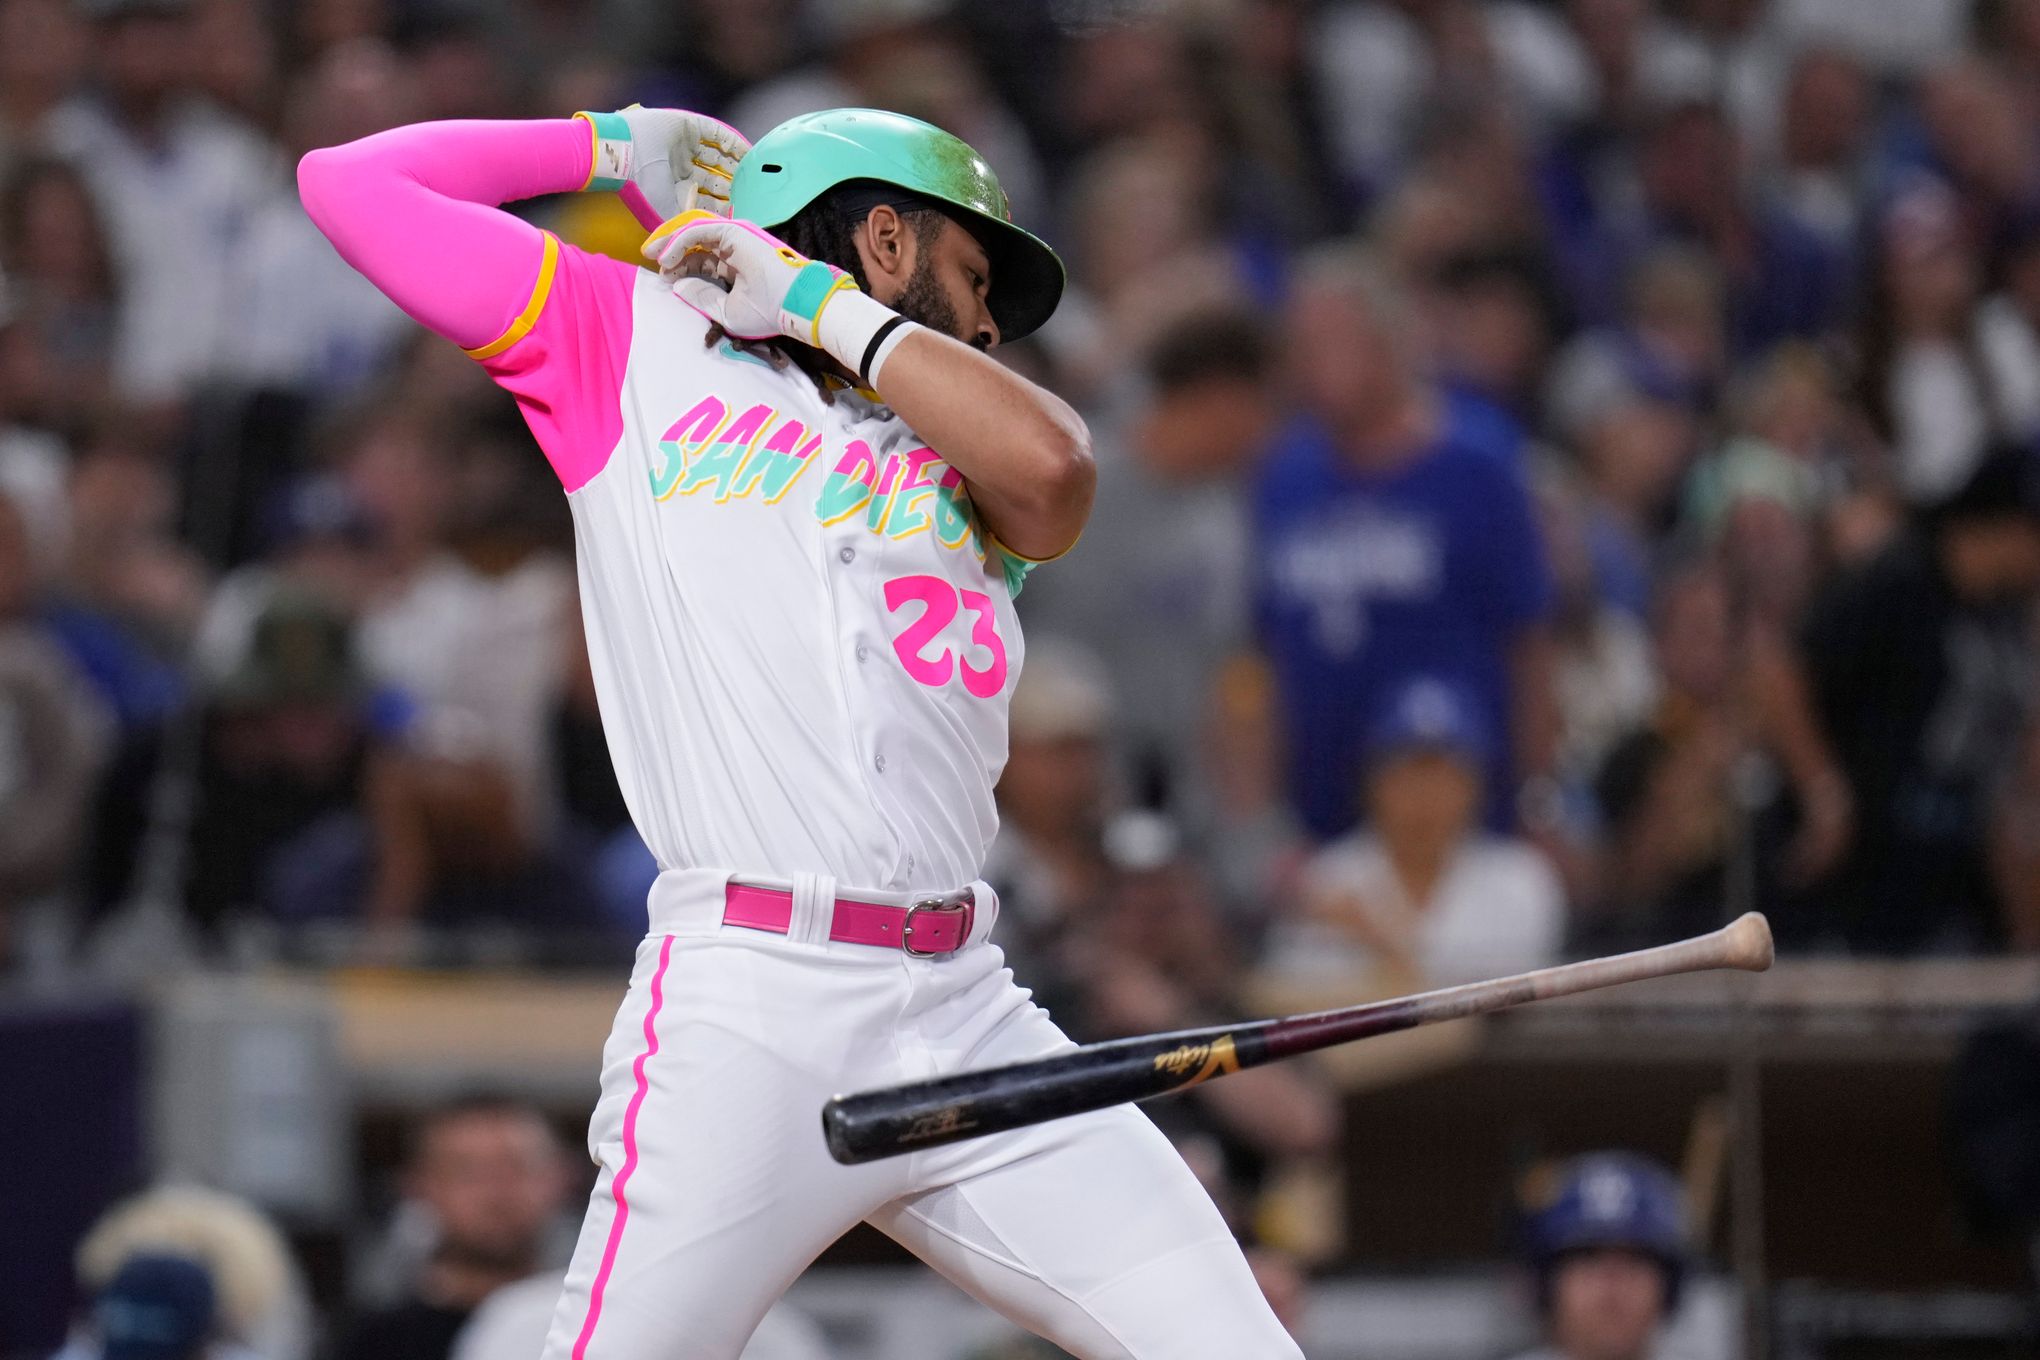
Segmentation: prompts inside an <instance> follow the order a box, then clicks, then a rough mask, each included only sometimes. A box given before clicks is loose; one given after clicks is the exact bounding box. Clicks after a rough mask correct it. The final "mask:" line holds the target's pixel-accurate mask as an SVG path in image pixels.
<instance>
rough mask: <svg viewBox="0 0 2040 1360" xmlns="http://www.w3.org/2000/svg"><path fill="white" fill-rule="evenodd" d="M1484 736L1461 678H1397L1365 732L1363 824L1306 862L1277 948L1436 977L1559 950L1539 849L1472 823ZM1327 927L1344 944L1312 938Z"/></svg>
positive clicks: (1552, 898)
mask: <svg viewBox="0 0 2040 1360" xmlns="http://www.w3.org/2000/svg"><path fill="white" fill-rule="evenodd" d="M1492 741H1493V738H1492V737H1491V736H1490V735H1489V734H1488V732H1487V729H1486V727H1485V725H1484V724H1483V723H1482V721H1481V718H1480V713H1479V709H1478V707H1477V706H1476V704H1475V702H1474V700H1473V698H1472V697H1471V695H1470V694H1468V692H1467V691H1466V689H1465V687H1464V686H1462V685H1459V684H1457V683H1455V682H1453V681H1451V680H1449V679H1444V678H1441V677H1436V676H1422V677H1419V678H1417V679H1415V680H1413V681H1411V682H1410V683H1408V684H1407V685H1405V686H1404V687H1403V688H1402V689H1400V690H1398V691H1396V692H1395V693H1394V694H1393V695H1392V697H1391V698H1390V700H1389V703H1388V706H1387V708H1386V709H1385V710H1384V711H1383V712H1382V713H1381V714H1380V715H1379V716H1378V717H1377V718H1376V719H1375V721H1374V724H1373V726H1372V727H1371V728H1370V729H1369V730H1368V733H1367V737H1366V740H1365V742H1364V744H1363V748H1362V749H1363V768H1364V770H1365V774H1364V776H1363V784H1362V789H1361V801H1362V803H1363V805H1364V806H1365V808H1366V813H1367V822H1366V829H1365V830H1364V831H1359V832H1354V833H1352V834H1350V835H1348V836H1346V837H1344V838H1342V839H1340V840H1338V841H1334V842H1333V843H1331V844H1330V845H1328V846H1326V847H1325V848H1324V849H1323V850H1321V851H1319V852H1318V854H1317V855H1316V856H1315V857H1314V858H1313V859H1312V860H1311V861H1310V863H1309V864H1308V865H1307V866H1306V869H1305V877H1304V883H1305V893H1304V895H1305V901H1306V904H1307V910H1308V914H1309V924H1308V925H1305V926H1304V927H1302V928H1301V929H1300V930H1298V931H1296V932H1294V934H1295V935H1301V936H1303V937H1305V939H1307V940H1309V941H1311V942H1312V943H1310V944H1308V945H1305V944H1302V943H1301V942H1299V941H1298V940H1297V939H1295V938H1294V937H1293V936H1292V938H1291V939H1290V940H1289V941H1288V946H1287V947H1286V948H1285V949H1284V950H1282V951H1281V952H1280V953H1279V954H1278V958H1279V957H1281V955H1282V954H1287V955H1288V957H1289V958H1290V959H1291V960H1292V961H1294V960H1297V959H1299V958H1313V957H1314V958H1315V962H1313V963H1312V964H1311V965H1310V966H1312V967H1322V966H1324V963H1325V962H1326V961H1327V960H1333V959H1336V960H1338V961H1339V962H1340V963H1341V966H1350V964H1351V963H1352V962H1354V961H1356V957H1357V961H1360V962H1364V963H1366V964H1368V965H1371V966H1372V967H1374V968H1376V969H1377V970H1381V971H1383V972H1384V973H1386V974H1387V975H1388V976H1389V977H1390V978H1393V979H1395V980H1397V981H1409V982H1412V983H1414V984H1433V985H1439V986H1443V985H1446V984H1450V983H1456V982H1470V981H1474V980H1476V979H1479V978H1487V977H1496V976H1500V975H1502V974H1506V973H1520V972H1523V971H1526V970H1528V969H1531V968H1541V967H1543V966H1545V965H1547V964H1550V963H1553V962H1555V961H1556V959H1557V955H1558V948H1559V943H1560V940H1561V938H1562V937H1563V935H1564V931H1565V894H1564V889H1563V887H1562V886H1561V885H1560V882H1559V879H1558V874H1557V871H1556V870H1555V869H1554V868H1553V867H1552V865H1551V862H1550V860H1548V859H1547V858H1546V857H1545V856H1544V854H1543V852H1542V851H1540V850H1539V849H1537V848H1536V847H1535V846H1533V845H1531V844H1529V843H1527V842H1525V841H1521V840H1517V839H1515V838H1513V837H1506V836H1501V835H1496V834H1492V833H1488V832H1485V831H1483V830H1482V828H1481V826H1480V805H1481V792H1482V778H1483V776H1482V772H1483V770H1485V769H1486V768H1487V761H1488V754H1489V748H1490V745H1491V743H1492ZM1327 934H1328V935H1330V936H1331V937H1332V939H1333V940H1335V941H1337V942H1338V944H1339V945H1343V946H1344V947H1343V948H1337V947H1334V948H1331V949H1329V950H1326V949H1321V948H1320V947H1319V946H1320V945H1322V944H1325V943H1328V942H1327V941H1326V940H1325V939H1324V936H1325V935H1327Z"/></svg>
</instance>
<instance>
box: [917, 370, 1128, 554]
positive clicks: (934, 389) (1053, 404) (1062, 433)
mask: <svg viewBox="0 0 2040 1360" xmlns="http://www.w3.org/2000/svg"><path fill="white" fill-rule="evenodd" d="M879 395H880V396H882V397H884V398H885V402H886V404H887V405H888V406H890V407H892V408H893V410H894V411H895V412H897V413H898V414H899V417H900V418H901V419H902V420H904V421H905V422H906V423H907V424H908V425H909V426H911V427H912V428H913V430H914V432H915V433H916V434H918V435H919V436H920V437H921V438H923V439H925V440H926V441H928V446H929V447H930V448H933V449H936V450H938V451H939V452H940V453H941V454H942V457H943V458H944V459H945V460H946V461H947V462H948V463H949V464H950V465H951V466H952V467H954V468H956V469H957V470H958V471H959V472H961V473H962V474H963V476H964V480H965V481H966V482H967V483H968V484H969V486H970V494H971V500H972V502H973V503H974V504H975V505H976V506H977V507H978V510H979V511H980V513H982V514H983V515H984V517H985V522H986V523H987V524H988V525H989V526H990V528H991V530H992V533H993V534H995V535H996V536H997V537H998V539H999V541H1000V542H1001V543H1003V544H1004V545H1005V546H1006V547H1008V548H1011V549H1012V550H1013V551H1014V552H1016V553H1018V554H1020V555H1021V556H1023V557H1031V558H1048V557H1055V556H1057V555H1059V554H1061V553H1063V552H1065V551H1067V550H1068V549H1069V547H1070V545H1071V544H1073V543H1075V542H1076V541H1077V535H1078V534H1079V533H1081V532H1082V531H1083V528H1084V521H1085V520H1086V519H1087V518H1088V517H1089V516H1090V513H1091V492H1092V488H1093V486H1094V485H1095V483H1096V480H1097V477H1096V470H1095V469H1094V467H1093V466H1092V462H1091V435H1090V431H1089V430H1088V429H1086V428H1085V426H1084V422H1083V420H1082V418H1080V417H1079V416H1078V415H1077V413H1076V412H1075V411H1073V410H1071V409H1070V408H1069V406H1068V405H1067V404H1066V403H1064V402H1063V401H1062V400H1061V399H1060V398H1058V397H1056V396H1055V395H1053V394H1052V393H1049V392H1047V391H1044V390H1043V389H1042V388H1040V387H1037V386H1036V385H1035V384H1033V383H1031V382H1028V381H1027V380H1026V379H1025V378H1023V377H1021V376H1020V375H1019V374H1017V373H1014V372H1013V371H1012V370H1010V369H1008V368H1007V367H1006V366H1005V365H1003V364H1001V363H999V362H998V361H997V360H995V359H992V358H990V357H989V356H987V355H985V354H982V353H980V352H978V351H977V350H974V349H972V348H971V347H970V346H968V345H965V344H962V343H960V342H958V341H955V340H952V339H950V338H949V337H947V336H944V335H938V334H936V333H935V332H934V331H930V330H926V329H915V330H914V331H913V332H912V333H911V334H909V335H908V336H907V338H906V339H905V340H903V341H901V342H900V344H899V347H898V349H897V350H895V351H894V352H893V353H892V354H891V355H889V356H888V357H887V359H886V361H885V366H884V368H883V370H882V371H881V373H880V376H879Z"/></svg>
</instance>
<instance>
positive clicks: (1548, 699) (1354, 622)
mask: <svg viewBox="0 0 2040 1360" xmlns="http://www.w3.org/2000/svg"><path fill="white" fill-rule="evenodd" d="M1415 331H1416V327H1415V318H1414V316H1413V315H1412V313H1411V312H1410V310H1409V307H1408V304H1407V303H1406V302H1405V300H1404V299H1403V298H1402V296H1401V294H1400V292H1399V290H1398V289H1397V288H1396V287H1395V286H1394V285H1393V284H1392V282H1391V281H1390V280H1389V279H1388V278H1387V276H1386V275H1384V274H1383V273H1381V272H1380V271H1379V270H1377V269H1376V268H1375V267H1374V266H1373V265H1372V264H1371V262H1369V261H1367V260H1366V259H1365V258H1364V257H1363V256H1360V255H1358V254H1356V253H1354V252H1353V251H1352V250H1351V249H1350V248H1346V247H1334V248H1331V249H1330V250H1328V251H1326V252H1323V253H1320V254H1319V255H1317V256H1314V257H1313V258H1312V259H1311V260H1310V261H1309V262H1308V263H1307V264H1306V266H1305V267H1304V268H1303V269H1301V270H1300V271H1299V274H1298V278H1297V284H1296V291H1295V293H1294V296H1293V301H1292V307H1291V316H1290V333H1291V336H1292V337H1293V342H1294V348H1293V351H1292V356H1291V359H1290V363H1291V367H1292V371H1293V376H1294V379H1295V383H1296V388H1295V395H1296V398H1297V400H1298V405H1299V408H1300V409H1299V410H1298V411H1297V413H1296V414H1295V415H1294V417H1293V418H1292V419H1291V420H1290V421H1289V422H1288V424H1287V425H1286V426H1285V427H1284V429H1283V430H1282V432H1281V433H1280V435H1279V436H1278V437H1277V439H1276V442H1275V445H1274V447H1273V448H1272V449H1271V451H1270V454H1269V457H1268V459H1267V460H1266V462H1265V463H1264V465H1263V467H1262V471H1261V476H1260V480H1259V485H1258V487H1257V490H1256V497H1255V506H1254V518H1255V524H1254V528H1255V558H1256V561H1255V593H1256V624H1257V630H1258V634H1259V641H1260V645H1261V648H1262V651H1263V652H1264V654H1265V656H1266V659H1267V661H1268V664H1269V666H1270V668H1271V670H1272V673H1273V677H1274V681H1275V695H1276V701H1277V703H1278V704H1279V706H1280V711H1281V717H1282V720H1283V724H1284V727H1285V728H1286V732H1287V738H1288V762H1289V763H1288V784H1289V791H1290V798H1291V801H1292V803H1293V804H1294V806H1295V808H1296V810H1297V812H1298V813H1299V814H1300V816H1301V817H1302V819H1303V821H1304V823H1305V825H1306V826H1307V827H1308V829H1309V830H1310V831H1311V832H1312V833H1313V834H1314V835H1316V836H1319V837H1325V838H1329V837H1332V836H1336V835H1339V834H1341V833H1342V832H1344V831H1346V830H1347V829H1349V828H1350V827H1351V826H1352V825H1353V824H1354V821H1355V818H1356V815H1357V808H1356V806H1355V799H1354V796H1353V790H1354V789H1355V788H1356V787H1358V785H1359V761H1360V747H1361V743H1362V738H1363V736H1364V734H1365V733H1366V732H1367V731H1368V730H1369V727H1370V725H1371V724H1372V723H1373V722H1374V721H1375V720H1376V719H1377V718H1378V717H1379V715H1380V713H1381V711H1382V705H1383V704H1385V703H1386V702H1388V699H1389V697H1390V696H1392V695H1393V694H1395V693H1397V692H1398V691H1399V690H1400V689H1401V688H1402V687H1403V686H1404V685H1406V684H1407V683H1408V682H1409V681H1410V680H1411V679H1412V678H1413V677H1416V676H1420V675H1431V676H1443V677H1446V678H1449V679H1451V680H1454V681H1456V682H1457V683H1458V684H1459V685H1461V686H1463V687H1464V689H1465V691H1466V692H1467V693H1468V694H1469V696H1471V699H1472V702H1473V703H1475V704H1476V705H1477V706H1478V708H1479V710H1480V718H1481V720H1482V721H1483V722H1484V723H1486V724H1487V726H1488V728H1489V730H1490V731H1494V732H1506V733H1509V734H1510V738H1511V739H1510V741H1509V742H1507V743H1502V744H1500V749H1497V750H1496V751H1495V753H1494V754H1493V756H1492V757H1491V759H1490V761H1489V762H1488V769H1487V771H1486V775H1487V780H1486V785H1487V788H1488V789H1489V791H1490V797H1489V808H1488V820H1489V822H1490V824H1491V825H1492V826H1494V827H1496V828H1497V829H1503V828H1507V827H1510V826H1512V825H1513V824H1514V823H1515V821H1516V814H1517V813H1518V812H1519V811H1520V812H1521V813H1522V814H1523V822H1524V825H1525V829H1527V830H1531V831H1533V832H1536V831H1545V830H1554V829H1555V824H1556V821H1557V805H1558V801H1559V795H1558V792H1557V789H1556V786H1555V785H1553V784H1552V783H1551V780H1550V776H1549V770H1550V768H1551V762H1552V759H1553V748H1554V745H1555V737H1556V727H1557V722H1556V717H1555V706H1554V700H1553V695H1552V685H1551V653H1550V648H1551V643H1550V639H1549V637H1548V634H1547V629H1546V624H1545V619H1546V614H1547V612H1548V609H1549V606H1550V601H1551V595H1552V587H1551V582H1550V577H1549V570H1548V567H1547V565H1546V561H1545V556H1544V550H1543V546H1542V543H1541V542H1540V539H1539V535H1538V530H1537V525H1536V521H1535V518H1534V514H1533V511H1532V507H1531V501H1530V497H1529V493H1528V490H1527V489H1526V487H1525V484H1524V481H1523V473H1522V470H1521V461H1522V460H1521V458H1520V456H1519V454H1518V452H1517V451H1516V450H1513V449H1506V450H1505V449H1497V448H1493V447H1489V441H1484V440H1483V439H1482V438H1481V437H1480V435H1481V434H1483V433H1490V432H1491V430H1492V426H1487V427H1484V428H1482V427H1469V426H1467V425H1465V424H1463V423H1461V422H1458V421H1455V419H1454V418H1453V415H1452V411H1451V408H1450V406H1449V405H1448V404H1447V403H1446V402H1444V401H1443V400H1442V399H1441V397H1440V395H1439V393H1438V391H1437V389H1436V387H1435V385H1434V384H1433V383H1432V382H1431V381H1430V380H1429V379H1428V378H1427V377H1426V376H1425V371H1424V367H1423V363H1424V360H1423V356H1422V354H1421V352H1420V346H1419V341H1418V339H1417V337H1416V334H1415Z"/></svg>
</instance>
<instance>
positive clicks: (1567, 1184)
mask: <svg viewBox="0 0 2040 1360" xmlns="http://www.w3.org/2000/svg"><path fill="white" fill-rule="evenodd" d="M1523 1230H1524V1239H1525V1240H1524V1247H1525V1251H1526V1253H1527V1255H1528V1257H1529V1263H1530V1269H1531V1272H1532V1274H1533V1277H1534V1280H1535V1283H1536V1288H1537V1307H1538V1312H1539V1314H1540V1315H1541V1316H1542V1318H1543V1321H1544V1331H1545V1344H1544V1345H1543V1346H1540V1347H1538V1348H1537V1349H1536V1350H1533V1351H1529V1352H1527V1353H1525V1354H1524V1355H1522V1356H1520V1357H1518V1360H1669V1357H1668V1356H1667V1354H1666V1352H1665V1351H1664V1350H1663V1349H1662V1347H1661V1346H1660V1345H1659V1333H1660V1331H1661V1330H1662V1328H1663V1326H1664V1324H1665V1323H1666V1322H1667V1321H1668V1320H1669V1319H1670V1318H1671V1317H1672V1315H1673V1314H1674V1313H1675V1312H1677V1311H1678V1307H1679V1290H1680V1286H1681V1285H1682V1284H1683V1283H1684V1280H1685V1275H1686V1266H1687V1259H1686V1254H1687V1242H1686V1215H1685V1210H1684V1208H1683V1206H1682V1203H1681V1196H1680V1192H1679V1183H1678V1182H1677V1181H1676V1180H1674V1179H1673V1178H1672V1175H1671V1173H1670V1172H1669V1171H1666V1170H1665V1169H1664V1168H1663V1167H1661V1166H1659V1165H1658V1164H1657V1163H1655V1162H1652V1161H1650V1160H1649V1159H1648V1158H1644V1157H1639V1156H1636V1155H1635V1154H1633V1153H1626V1152H1599V1153H1594V1154H1591V1155H1589V1156H1585V1157H1581V1158H1578V1159H1576V1160H1574V1161H1572V1162H1570V1163H1568V1164H1567V1165H1566V1166H1565V1167H1563V1168H1561V1169H1560V1170H1559V1172H1558V1174H1557V1178H1556V1180H1555V1182H1552V1183H1551V1184H1550V1185H1549V1186H1548V1189H1547V1193H1546V1194H1545V1195H1544V1196H1541V1197H1539V1198H1538V1201H1537V1202H1536V1203H1534V1204H1532V1205H1530V1206H1529V1213H1528V1215H1527V1217H1526V1218H1525V1220H1524V1223H1523Z"/></svg>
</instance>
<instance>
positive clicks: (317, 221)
mask: <svg viewBox="0 0 2040 1360" xmlns="http://www.w3.org/2000/svg"><path fill="white" fill-rule="evenodd" d="M360 145H361V144H360V143H359V142H350V143H348V144H346V145H344V146H325V147H319V148H317V149H315V150H312V151H307V152H306V153H305V154H304V155H303V156H302V157H301V158H299V160H298V165H297V186H298V201H299V202H300V203H302V204H304V207H305V215H306V216H307V217H309V218H311V219H312V223H313V225H314V226H316V227H318V229H319V230H320V231H321V232H323V233H325V235H326V236H327V238H328V239H331V238H332V237H333V234H334V232H335V231H336V230H338V229H340V228H341V227H342V226H343V225H344V224H345V223H346V222H347V221H348V220H349V215H350V212H351V213H352V215H353V218H354V220H357V221H358V220H360V217H361V211H362V209H363V208H364V207H365V206H366V205H367V204H368V203H370V202H372V201H374V199H375V194H374V193H373V192H372V185H371V182H372V181H373V179H374V178H375V173H374V168H373V164H372V162H371V161H370V160H369V159H368V158H367V157H365V156H363V155H361V154H360V153H359V152H358V150H357V148H358V147H359V146H360Z"/></svg>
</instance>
